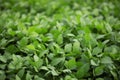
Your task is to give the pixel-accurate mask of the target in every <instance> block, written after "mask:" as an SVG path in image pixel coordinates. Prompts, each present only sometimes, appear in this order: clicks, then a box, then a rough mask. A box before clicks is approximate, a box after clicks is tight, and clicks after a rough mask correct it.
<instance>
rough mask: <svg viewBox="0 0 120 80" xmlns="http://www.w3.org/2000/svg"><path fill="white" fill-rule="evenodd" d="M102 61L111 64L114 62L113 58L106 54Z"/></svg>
mask: <svg viewBox="0 0 120 80" xmlns="http://www.w3.org/2000/svg"><path fill="white" fill-rule="evenodd" d="M101 63H103V64H111V63H113V61H112V59H111V58H110V57H108V56H105V57H103V58H102V59H101Z"/></svg>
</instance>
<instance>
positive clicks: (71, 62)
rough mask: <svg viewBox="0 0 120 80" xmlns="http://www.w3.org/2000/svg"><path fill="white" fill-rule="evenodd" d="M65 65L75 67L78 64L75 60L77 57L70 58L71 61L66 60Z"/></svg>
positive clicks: (70, 67)
mask: <svg viewBox="0 0 120 80" xmlns="http://www.w3.org/2000/svg"><path fill="white" fill-rule="evenodd" d="M65 66H66V67H67V68H68V69H75V68H76V67H77V66H76V61H75V58H72V59H70V60H69V61H66V62H65Z"/></svg>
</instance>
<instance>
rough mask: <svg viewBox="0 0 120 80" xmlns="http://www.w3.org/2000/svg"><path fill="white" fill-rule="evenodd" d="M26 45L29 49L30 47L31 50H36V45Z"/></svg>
mask: <svg viewBox="0 0 120 80" xmlns="http://www.w3.org/2000/svg"><path fill="white" fill-rule="evenodd" d="M26 47H27V49H29V50H35V47H34V45H33V44H29V45H27V46H26Z"/></svg>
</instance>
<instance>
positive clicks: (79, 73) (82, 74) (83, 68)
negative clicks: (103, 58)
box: [76, 63, 90, 78]
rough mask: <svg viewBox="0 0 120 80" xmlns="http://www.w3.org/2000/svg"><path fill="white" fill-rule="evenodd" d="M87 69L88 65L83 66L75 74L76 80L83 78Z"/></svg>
mask: <svg viewBox="0 0 120 80" xmlns="http://www.w3.org/2000/svg"><path fill="white" fill-rule="evenodd" d="M89 69H90V64H89V63H86V64H83V65H82V66H81V67H80V68H79V69H78V71H77V73H76V76H77V78H83V77H84V76H85V75H86V74H87V72H88V71H89Z"/></svg>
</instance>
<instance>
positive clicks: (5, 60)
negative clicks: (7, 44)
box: [0, 55, 7, 63]
mask: <svg viewBox="0 0 120 80" xmlns="http://www.w3.org/2000/svg"><path fill="white" fill-rule="evenodd" d="M0 61H2V62H4V63H6V62H7V58H6V57H5V56H1V55H0Z"/></svg>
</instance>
